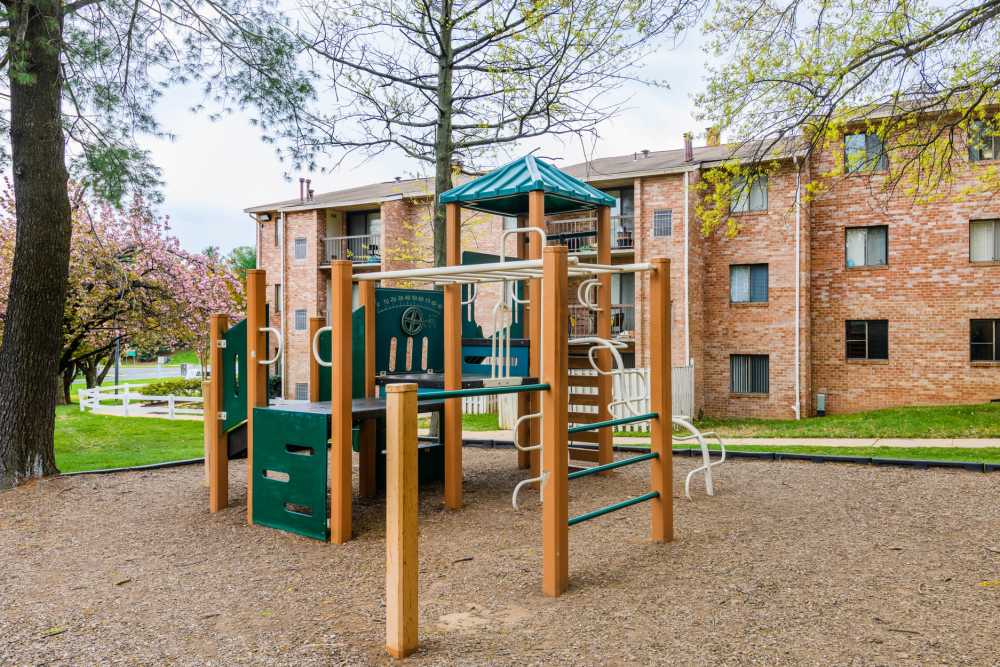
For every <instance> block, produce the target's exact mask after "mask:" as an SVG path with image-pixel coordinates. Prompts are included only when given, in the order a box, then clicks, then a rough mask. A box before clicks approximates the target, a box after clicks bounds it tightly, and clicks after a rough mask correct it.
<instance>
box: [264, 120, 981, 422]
mask: <svg viewBox="0 0 1000 667" xmlns="http://www.w3.org/2000/svg"><path fill="white" fill-rule="evenodd" d="M873 139H874V137H867V138H866V137H865V136H864V135H862V134H860V133H859V134H857V135H849V136H848V137H846V138H845V142H844V143H843V144H842V145H841V146H839V147H838V148H836V149H835V150H841V151H843V150H845V148H844V147H845V146H846V147H847V156H848V160H847V162H848V165H853V167H852V168H849V169H848V172H849V173H848V174H847V175H845V176H842V177H838V178H836V179H827V181H826V187H825V188H824V190H823V191H822V194H820V195H818V196H816V197H814V198H812V199H808V198H806V197H805V196H804V194H803V193H804V192H805V188H806V185H807V183H809V182H810V180H811V179H812V178H813V175H815V174H824V173H828V172H829V171H830V170H831V168H832V167H833V166H834V163H835V160H836V158H837V155H836V154H835V153H834V152H833V151H827V152H822V153H818V154H813V155H811V156H810V157H808V158H806V157H805V155H804V154H801V153H797V152H796V151H787V152H786V153H785V154H783V155H781V156H779V158H778V159H777V160H776V163H777V165H778V167H777V169H775V170H773V171H770V172H769V173H768V175H767V177H766V178H761V179H759V180H758V181H756V182H755V183H754V184H753V187H751V188H750V189H749V192H747V193H745V194H744V196H742V197H741V198H740V200H739V201H738V202H736V203H735V205H734V207H733V215H734V216H736V219H737V221H738V223H739V228H740V231H739V234H738V235H737V236H735V237H734V238H729V237H727V236H726V235H725V234H723V233H721V232H715V233H713V234H710V235H708V236H705V235H703V234H702V232H701V229H700V224H699V222H698V220H697V216H696V213H695V209H696V206H697V205H698V203H699V198H700V197H701V196H702V194H701V192H700V190H699V187H698V184H699V182H700V181H701V180H702V178H703V175H704V174H705V172H706V170H708V169H712V168H713V167H716V166H719V165H721V164H722V163H723V162H724V161H726V160H728V159H730V158H731V157H732V156H733V152H734V148H733V147H732V146H728V145H718V143H717V142H715V143H714V144H713V145H708V146H703V147H697V148H692V147H691V146H690V145H688V146H687V147H686V148H685V149H678V150H669V151H642V152H639V153H635V154H629V155H624V156H618V157H609V158H599V159H595V160H593V161H590V162H587V163H583V164H578V165H573V166H570V167H563V169H564V170H565V171H567V172H568V173H570V174H572V175H574V176H577V177H578V178H581V179H583V180H586V181H588V182H590V183H591V184H592V185H594V186H596V187H598V188H600V189H602V190H604V191H606V192H608V193H610V194H612V195H613V196H614V197H615V198H616V199H617V200H618V206H617V207H616V209H615V210H614V211H612V214H613V218H612V228H613V231H612V236H613V238H612V243H613V248H614V249H613V258H614V261H615V262H632V261H640V262H641V261H645V260H647V259H649V258H651V257H655V256H665V257H669V258H670V259H671V260H672V270H673V275H672V279H671V289H672V297H673V298H672V302H673V303H672V311H673V312H672V319H673V339H672V344H673V350H672V356H673V362H674V365H675V366H680V365H686V364H687V363H689V362H690V363H693V365H694V368H695V412H696V413H698V412H704V414H706V415H712V416H755V417H779V418H794V417H798V416H802V417H805V416H810V415H813V414H815V413H816V411H817V408H818V401H819V397H820V396H822V397H823V400H824V401H825V408H826V411H827V412H850V411H857V410H864V409H874V408H880V407H890V406H898V405H921V404H925V405H931V404H947V403H977V402H985V401H989V400H994V399H1000V202H997V201H996V199H995V198H993V197H990V196H987V195H967V196H963V197H961V198H954V197H950V198H944V199H941V200H939V201H935V202H934V203H929V204H916V203H914V202H913V201H912V199H910V198H904V197H898V198H895V199H891V200H889V201H885V200H884V199H882V198H880V197H879V196H878V195H877V194H875V192H876V191H877V189H878V187H877V185H878V180H879V178H880V175H879V174H880V172H879V170H880V168H881V167H882V166H883V160H884V156H883V155H880V144H879V143H878V142H877V141H873ZM996 143H997V144H1000V139H997V140H996ZM859 147H860V148H859ZM996 149H997V150H1000V145H998V146H996ZM866 151H867V152H866ZM859 155H860V159H858V156H859ZM994 156H996V157H998V158H1000V153H994V152H993V146H988V147H987V148H986V149H982V150H974V151H969V157H970V159H969V162H968V164H966V165H964V166H963V167H962V170H961V173H959V174H958V175H957V183H956V185H955V191H956V192H958V191H961V190H962V189H963V186H964V185H969V184H972V183H973V182H974V181H975V179H976V172H977V170H980V169H985V168H989V165H991V164H992V165H994V166H995V164H996V163H995V162H994V161H993V158H994ZM431 187H432V184H431V182H430V181H428V180H426V179H417V180H402V179H396V180H393V181H389V182H387V183H379V184H374V185H369V186H362V187H358V188H352V189H349V190H340V191H336V192H330V193H325V194H317V195H311V194H310V193H308V192H303V194H302V196H301V197H300V198H298V199H292V200H288V201H284V202H277V203H273V204H267V205H263V206H254V207H252V208H249V209H247V212H248V213H250V214H252V215H253V216H255V218H256V220H257V254H258V266H260V267H261V268H264V269H266V270H267V277H268V300H269V302H270V303H271V305H272V317H273V318H274V320H275V325H276V326H280V327H281V329H282V330H283V331H285V332H287V333H286V341H287V342H286V350H287V354H286V355H285V360H284V361H283V364H284V367H283V369H282V372H283V373H284V377H285V378H286V382H285V383H284V387H285V389H284V391H285V395H286V397H288V398H294V397H296V396H298V397H301V396H304V395H306V392H307V384H306V383H307V382H308V376H309V374H308V368H307V359H308V357H307V349H308V344H309V342H308V340H307V336H306V327H307V319H308V317H312V316H320V317H324V316H325V314H326V313H327V312H328V310H329V308H328V297H327V294H328V289H327V282H328V274H327V271H326V270H325V268H324V267H327V266H329V263H330V260H331V259H333V258H347V259H352V260H353V261H354V262H355V263H356V264H357V265H358V270H362V271H363V270H391V269H398V268H406V267H410V266H414V265H416V264H419V263H421V262H424V261H426V260H428V259H429V256H430V250H429V248H430V243H431V233H430V225H429V218H430V191H431ZM515 223H516V221H513V220H509V219H507V220H504V219H499V218H493V217H491V216H485V215H482V214H478V215H471V216H470V217H469V218H466V219H464V220H463V247H464V248H465V249H469V250H478V251H481V252H491V253H496V252H498V250H497V248H498V246H497V244H498V242H499V241H498V240H499V236H500V233H501V231H502V230H503V229H504V227H505V226H510V225H512V224H515ZM547 227H548V230H547V231H548V233H549V234H550V236H557V235H558V234H560V233H569V239H570V240H568V241H567V244H568V245H569V246H570V250H571V252H573V253H574V254H577V255H578V256H580V257H581V261H587V260H588V259H589V258H592V257H593V256H594V253H593V252H592V245H591V243H590V242H589V241H588V239H587V238H585V237H584V238H581V237H580V235H579V232H581V231H587V230H593V229H594V221H593V219H592V218H583V219H575V220H566V219H552V220H549V221H548V222H547ZM512 250H513V247H512V246H511V247H509V248H508V252H511V251H512ZM647 294H648V286H647V285H646V284H644V282H643V280H642V276H641V274H637V277H636V278H635V279H633V276H631V275H629V276H623V277H621V278H620V279H619V278H617V277H616V280H615V281H614V284H613V285H612V303H613V304H614V307H613V323H614V331H615V334H616V335H617V336H619V337H620V338H622V339H623V340H626V341H627V342H628V343H629V344H630V354H629V355H628V358H629V359H630V360H634V363H635V365H636V366H639V367H642V366H644V365H645V363H646V360H647V359H648V349H647V347H646V340H647V339H648V331H646V328H645V325H646V323H647V322H648V318H647V317H644V316H643V313H644V312H645V309H646V307H647V306H646V303H647V298H648V297H647ZM574 298H575V297H574ZM488 311H489V299H487V298H482V299H480V303H478V304H477V313H478V320H479V322H480V323H481V324H484V329H486V330H487V331H488V330H489V326H488V325H487V323H488V319H489V318H488V316H487V313H488ZM571 320H572V321H571V329H572V330H573V332H574V333H575V334H585V333H588V332H589V331H588V330H589V328H590V326H591V324H590V321H589V318H588V317H587V315H586V313H585V311H584V310H582V309H581V308H579V307H574V308H571Z"/></svg>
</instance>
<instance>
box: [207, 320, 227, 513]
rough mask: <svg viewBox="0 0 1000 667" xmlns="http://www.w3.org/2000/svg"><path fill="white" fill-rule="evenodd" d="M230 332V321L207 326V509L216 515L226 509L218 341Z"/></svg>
mask: <svg viewBox="0 0 1000 667" xmlns="http://www.w3.org/2000/svg"><path fill="white" fill-rule="evenodd" d="M227 329H229V318H228V317H226V316H225V315H212V319H211V322H210V324H209V341H210V343H209V344H210V346H211V347H210V348H209V363H210V364H211V367H212V376H211V379H210V380H209V381H208V386H209V390H208V393H206V394H205V409H204V413H205V414H204V417H205V433H206V434H207V438H208V459H207V462H208V510H209V511H210V512H218V511H219V510H223V509H225V508H226V507H228V506H229V446H228V442H227V439H228V438H227V436H226V433H225V431H223V430H222V422H221V421H220V420H219V406H221V405H222V349H221V348H220V347H219V341H220V340H222V336H223V334H224V333H225V332H226V330H227Z"/></svg>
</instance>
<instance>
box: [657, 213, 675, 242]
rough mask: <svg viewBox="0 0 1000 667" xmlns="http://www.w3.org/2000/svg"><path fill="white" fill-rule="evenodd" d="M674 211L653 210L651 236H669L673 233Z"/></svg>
mask: <svg viewBox="0 0 1000 667" xmlns="http://www.w3.org/2000/svg"><path fill="white" fill-rule="evenodd" d="M673 219H674V212H673V211H672V210H670V209H665V210H662V211H653V236H670V235H671V234H673V233H674V230H673V227H674V220H673Z"/></svg>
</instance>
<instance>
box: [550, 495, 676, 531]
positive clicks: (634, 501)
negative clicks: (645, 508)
mask: <svg viewBox="0 0 1000 667" xmlns="http://www.w3.org/2000/svg"><path fill="white" fill-rule="evenodd" d="M659 497H660V492H659V491H650V492H649V493H644V494H642V495H641V496H636V497H635V498H629V499H628V500H623V501H621V502H620V503H615V504H614V505H608V506H607V507H601V508H600V509H596V510H593V511H591V512H587V513H585V514H580V515H578V516H575V517H573V518H572V519H570V520H569V525H571V526H575V525H576V524H578V523H583V522H584V521H590V520H591V519H596V518H597V517H599V516H604V515H605V514H611V513H612V512H617V511H618V510H621V509H625V508H626V507H631V506H632V505H638V504H639V503H644V502H646V501H647V500H652V499H653V498H659Z"/></svg>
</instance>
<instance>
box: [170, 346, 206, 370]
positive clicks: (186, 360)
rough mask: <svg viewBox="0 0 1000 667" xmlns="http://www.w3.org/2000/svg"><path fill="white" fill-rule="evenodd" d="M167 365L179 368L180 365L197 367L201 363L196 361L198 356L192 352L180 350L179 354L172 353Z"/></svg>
mask: <svg viewBox="0 0 1000 667" xmlns="http://www.w3.org/2000/svg"><path fill="white" fill-rule="evenodd" d="M167 363H168V364H169V365H171V366H179V365H180V364H193V365H195V366H198V365H199V364H200V363H201V362H200V361H198V355H197V354H195V352H194V350H181V351H180V352H174V353H173V354H172V355H170V361H168V362H167Z"/></svg>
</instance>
